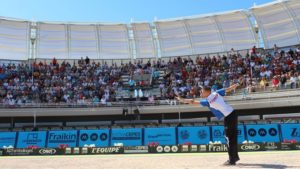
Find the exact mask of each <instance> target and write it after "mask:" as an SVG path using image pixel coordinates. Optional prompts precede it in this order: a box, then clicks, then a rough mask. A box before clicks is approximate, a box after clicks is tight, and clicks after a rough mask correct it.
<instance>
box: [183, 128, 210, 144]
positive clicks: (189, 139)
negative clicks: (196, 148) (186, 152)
mask: <svg viewBox="0 0 300 169" xmlns="http://www.w3.org/2000/svg"><path fill="white" fill-rule="evenodd" d="M209 141H210V131H209V127H207V126H204V127H178V144H184V143H191V144H208V143H209Z"/></svg>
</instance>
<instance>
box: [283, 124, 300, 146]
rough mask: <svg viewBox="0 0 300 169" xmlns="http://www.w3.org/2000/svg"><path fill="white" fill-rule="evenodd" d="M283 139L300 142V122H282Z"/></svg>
mask: <svg viewBox="0 0 300 169" xmlns="http://www.w3.org/2000/svg"><path fill="white" fill-rule="evenodd" d="M281 132H282V139H283V140H296V141H297V142H300V124H281Z"/></svg>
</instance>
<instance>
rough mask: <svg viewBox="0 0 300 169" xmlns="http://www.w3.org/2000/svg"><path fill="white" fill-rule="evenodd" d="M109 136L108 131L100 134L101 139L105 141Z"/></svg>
mask: <svg viewBox="0 0 300 169" xmlns="http://www.w3.org/2000/svg"><path fill="white" fill-rule="evenodd" d="M107 138H108V136H107V134H106V133H101V134H100V140H101V141H105V140H107Z"/></svg>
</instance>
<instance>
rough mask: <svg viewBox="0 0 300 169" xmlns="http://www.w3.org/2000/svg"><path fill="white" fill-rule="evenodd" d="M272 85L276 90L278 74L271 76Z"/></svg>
mask: <svg viewBox="0 0 300 169" xmlns="http://www.w3.org/2000/svg"><path fill="white" fill-rule="evenodd" d="M272 87H273V89H274V90H277V89H278V88H279V78H278V76H274V77H273V79H272Z"/></svg>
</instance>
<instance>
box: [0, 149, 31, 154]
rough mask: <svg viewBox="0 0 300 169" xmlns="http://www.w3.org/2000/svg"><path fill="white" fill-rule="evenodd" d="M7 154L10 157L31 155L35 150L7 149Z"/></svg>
mask: <svg viewBox="0 0 300 169" xmlns="http://www.w3.org/2000/svg"><path fill="white" fill-rule="evenodd" d="M6 153H7V154H8V155H30V154H32V153H33V149H25V148H18V149H14V148H9V149H6Z"/></svg>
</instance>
